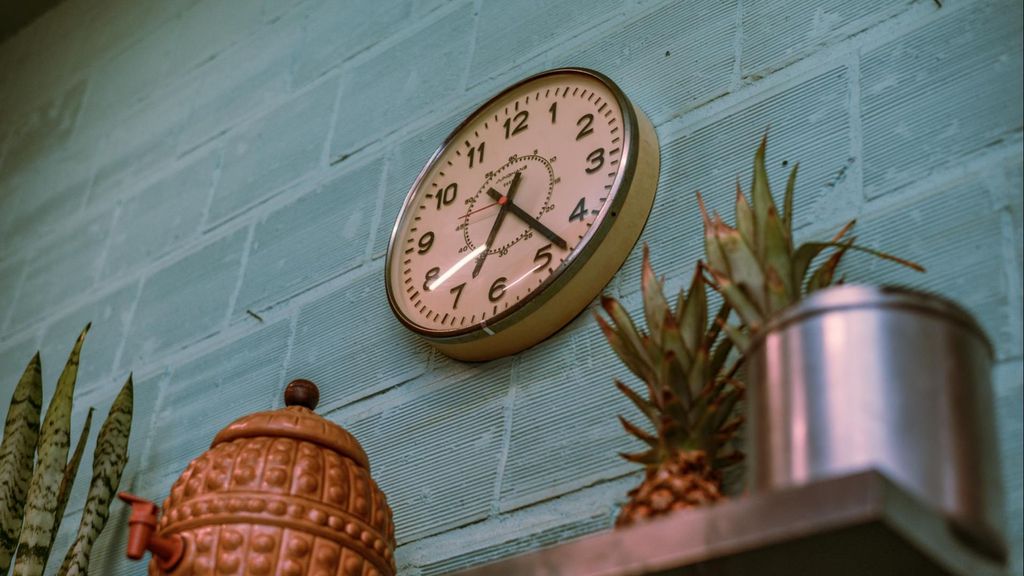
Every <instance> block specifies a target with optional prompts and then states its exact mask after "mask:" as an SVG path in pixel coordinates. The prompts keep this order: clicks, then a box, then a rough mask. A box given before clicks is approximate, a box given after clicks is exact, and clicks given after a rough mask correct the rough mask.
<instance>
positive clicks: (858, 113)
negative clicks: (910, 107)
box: [846, 49, 867, 205]
mask: <svg viewBox="0 0 1024 576" xmlns="http://www.w3.org/2000/svg"><path fill="white" fill-rule="evenodd" d="M860 56H861V54H860V49H857V50H853V51H851V53H850V58H849V63H848V64H847V66H846V74H847V77H846V81H847V83H848V89H849V98H850V103H849V106H848V107H847V108H848V113H849V115H850V118H849V122H850V158H851V159H852V160H853V162H852V166H850V172H851V174H850V176H849V178H850V181H851V183H852V184H853V186H855V187H856V189H857V190H859V191H860V196H859V198H857V203H858V205H863V204H864V202H866V201H867V193H866V192H865V191H864V125H863V110H862V109H861V99H860V96H861V93H860V81H861V71H860Z"/></svg>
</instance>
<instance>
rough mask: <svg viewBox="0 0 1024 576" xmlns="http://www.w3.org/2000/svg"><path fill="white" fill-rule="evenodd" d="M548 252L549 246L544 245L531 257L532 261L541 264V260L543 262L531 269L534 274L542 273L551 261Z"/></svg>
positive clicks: (551, 257)
mask: <svg viewBox="0 0 1024 576" xmlns="http://www.w3.org/2000/svg"><path fill="white" fill-rule="evenodd" d="M550 250H551V244H545V245H543V246H541V247H540V248H538V249H537V253H536V254H535V255H534V256H533V261H534V262H541V260H543V262H541V263H540V264H537V265H536V266H534V267H533V271H534V272H542V271H543V270H544V269H545V268H547V267H548V266H549V265H550V264H551V260H552V259H553V258H554V256H552V255H551V252H550Z"/></svg>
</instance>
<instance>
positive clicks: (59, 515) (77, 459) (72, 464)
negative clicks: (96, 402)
mask: <svg viewBox="0 0 1024 576" xmlns="http://www.w3.org/2000/svg"><path fill="white" fill-rule="evenodd" d="M92 413H93V409H92V408H89V415H88V416H86V417H85V425H84V426H82V433H81V434H79V435H78V444H75V451H74V452H72V453H71V460H70V461H68V465H67V467H66V468H64V478H63V479H62V480H61V481H60V490H59V491H58V492H57V511H56V512H54V514H53V523H54V524H56V525H57V526H58V527H59V526H60V521H61V520H63V519H64V510H65V509H66V508H67V506H68V499H69V498H71V488H72V487H73V486H74V485H75V478H76V477H77V476H78V465H79V464H80V463H81V462H82V454H83V453H84V452H85V445H86V443H87V442H88V441H89V431H90V430H92ZM56 538H57V531H56V530H54V531H53V535H51V536H50V547H51V548H53V541H54V540H55V539H56Z"/></svg>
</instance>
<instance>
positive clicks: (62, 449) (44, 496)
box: [14, 325, 89, 576]
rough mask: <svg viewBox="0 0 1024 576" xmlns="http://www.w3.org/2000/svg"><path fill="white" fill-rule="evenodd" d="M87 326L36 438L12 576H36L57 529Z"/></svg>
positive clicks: (72, 351) (40, 570)
mask: <svg viewBox="0 0 1024 576" xmlns="http://www.w3.org/2000/svg"><path fill="white" fill-rule="evenodd" d="M88 332H89V325H86V327H85V328H84V329H83V330H82V333H81V334H80V335H79V336H78V341H77V342H75V347H74V348H73V349H72V350H71V356H70V357H68V362H67V364H65V365H64V371H63V372H62V373H61V375H60V378H59V379H58V380H57V389H56V390H55V391H54V393H53V398H51V399H50V406H49V407H48V408H47V409H46V417H45V418H44V419H43V426H42V429H41V431H40V435H39V452H38V457H37V459H36V469H35V472H34V473H33V474H32V483H31V484H30V485H29V487H28V496H27V498H26V501H25V519H24V524H23V525H22V529H21V537H20V538H19V540H18V557H17V559H16V560H15V562H14V576H39V575H41V574H42V573H43V569H44V568H45V567H46V560H47V558H48V557H49V555H50V543H51V542H52V541H53V533H54V532H56V531H57V529H58V528H59V526H58V525H57V523H56V522H55V521H54V520H55V513H56V511H57V504H58V502H57V500H58V498H57V495H58V491H59V490H60V484H61V482H62V481H63V479H64V469H65V468H66V466H67V461H68V450H69V449H70V448H71V409H72V404H73V402H74V397H75V380H76V379H77V377H78V360H79V356H80V355H81V351H82V343H83V342H84V341H85V335H86V334H87V333H88Z"/></svg>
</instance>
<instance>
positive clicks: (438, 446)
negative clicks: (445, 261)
mask: <svg viewBox="0 0 1024 576" xmlns="http://www.w3.org/2000/svg"><path fill="white" fill-rule="evenodd" d="M942 4H943V5H942V6H941V7H940V6H938V5H937V3H936V2H931V1H930V0H913V1H912V0H898V1H896V2H882V1H880V0H868V1H866V2H861V3H851V2H841V1H839V0H793V1H791V2H772V1H768V0H727V1H723V2H715V1H713V0H694V1H691V2H678V1H671V0H592V1H590V2H583V1H581V0H571V1H566V2H540V1H538V0H518V1H516V2H503V1H500V0H414V1H410V2H373V1H370V0H352V1H349V2H332V1H330V0H259V1H257V2H250V1H247V0H167V1H160V2H136V1H133V0H105V1H104V2H98V3H97V2H90V1H89V0H65V1H64V2H61V3H60V5H59V6H57V7H55V8H53V9H51V10H50V11H48V12H47V13H46V14H44V15H43V16H42V17H40V19H39V20H37V21H36V22H35V23H33V24H32V25H30V26H29V27H27V28H26V29H24V30H22V31H21V32H19V33H18V34H16V35H15V36H14V37H12V38H10V39H8V40H7V41H5V42H3V43H0V414H3V413H4V412H5V411H6V409H7V401H6V399H7V398H8V397H9V395H10V391H11V390H12V389H13V387H14V385H15V383H16V380H17V377H18V376H19V375H20V373H21V371H22V370H23V369H24V366H25V363H26V362H27V361H28V359H29V358H30V357H31V355H32V353H33V352H34V351H35V350H36V349H37V348H38V347H42V348H43V354H44V358H43V366H44V371H45V377H46V380H45V386H46V390H47V392H49V391H50V390H52V388H53V386H54V385H55V379H56V373H57V372H59V370H60V368H61V365H62V363H63V361H64V356H65V355H66V353H67V350H68V348H69V347H70V345H71V341H72V340H73V338H74V336H75V334H76V333H77V332H78V330H79V329H80V328H81V325H82V324H84V323H85V322H86V321H88V320H93V321H94V326H93V331H92V334H91V335H90V337H89V340H88V342H87V344H86V348H85V352H84V354H85V356H84V358H83V363H82V368H81V370H82V371H81V375H80V384H79V388H78V395H77V398H76V406H77V408H76V410H75V413H74V423H75V426H80V425H81V423H82V420H83V419H84V417H85V414H86V411H87V409H88V407H89V406H90V405H94V406H96V407H97V409H98V412H97V415H96V418H97V429H98V425H99V424H98V423H99V421H101V420H102V417H103V416H104V415H105V413H106V412H105V411H106V409H107V408H108V407H109V402H110V401H111V400H112V398H113V395H114V394H116V392H117V390H118V388H119V386H120V385H121V383H122V382H123V380H124V378H125V377H126V375H127V373H128V371H129V370H131V371H134V373H135V374H136V375H137V376H139V380H138V382H137V383H136V420H135V425H134V426H133V432H132V439H131V444H130V450H131V458H130V460H129V467H128V470H127V472H126V474H125V478H124V479H123V481H122V484H121V487H122V488H126V489H131V490H134V491H136V492H138V493H140V494H141V495H143V496H145V497H149V498H153V499H156V500H161V499H162V498H163V497H165V496H166V494H167V492H168V490H169V488H170V485H171V483H172V482H173V481H174V480H175V479H176V478H177V477H178V475H179V474H180V472H181V470H182V469H183V468H184V467H185V466H186V465H187V463H188V461H189V460H190V459H191V458H192V457H194V456H195V455H197V454H198V453H200V452H201V451H202V450H204V449H205V448H206V446H208V444H209V442H210V440H211V438H212V437H213V435H214V433H215V432H216V431H217V430H219V429H220V428H221V427H223V426H224V425H225V424H227V423H228V422H230V421H232V420H234V419H235V418H237V417H238V416H241V415H243V414H245V413H248V412H251V411H253V410H258V409H264V408H269V407H275V406H280V405H281V398H280V395H281V390H282V387H283V386H284V384H285V382H286V381H287V380H288V379H290V378H295V377H305V378H310V379H312V380H314V381H316V382H317V383H318V384H319V385H320V388H321V392H322V400H321V405H320V408H319V412H320V413H321V414H326V415H327V416H328V417H329V418H330V419H332V420H334V421H336V422H339V423H341V424H342V425H344V426H347V427H349V428H350V429H351V430H352V431H353V432H355V433H356V434H357V436H358V437H359V438H360V440H361V441H362V442H363V444H364V446H365V447H366V448H367V450H368V452H369V453H370V457H371V460H372V462H373V470H374V477H375V478H376V479H377V480H378V481H379V482H380V484H381V485H382V486H384V488H385V490H386V491H387V493H388V495H389V497H390V500H391V503H392V505H393V506H394V510H395V517H396V519H397V520H398V534H399V539H400V542H401V546H400V547H399V549H398V551H397V554H396V558H397V560H398V564H399V570H400V574H401V575H402V576H416V575H419V576H423V575H432V574H446V573H450V572H452V571H455V570H459V569H462V568H465V567H470V566H475V565H478V564H480V563H483V562H488V561H492V560H495V559H499V558H503V557H506V556H509V555H511V554H516V553H521V552H525V551H529V550H534V549H537V548H540V547H544V546H548V545H552V544H556V543H558V542H562V541H565V540H568V539H572V538H576V537H578V536H581V535H584V534H587V533H589V532H592V531H595V530H601V529H604V528H606V527H607V526H608V525H609V524H610V523H611V520H612V518H613V517H614V515H615V513H616V507H617V505H618V503H620V502H622V500H623V499H624V497H625V493H626V491H627V490H628V489H629V488H630V487H631V486H633V485H634V484H635V483H636V481H637V479H638V471H637V469H636V467H634V466H631V465H629V464H627V463H625V462H624V461H623V460H621V459H620V458H619V457H618V456H617V455H616V454H615V453H616V452H617V451H619V450H630V449H633V448H636V447H637V445H636V443H635V441H633V440H630V439H629V438H628V437H627V436H626V435H625V434H624V433H623V432H622V430H621V428H620V426H619V423H618V422H617V420H616V418H615V417H616V416H617V415H619V414H622V415H626V416H630V415H632V416H633V417H634V418H637V415H636V414H635V411H634V410H633V408H632V406H630V405H629V403H628V402H627V401H626V400H625V399H624V398H622V397H621V395H620V394H619V393H618V392H617V391H616V390H615V388H614V386H613V384H612V380H613V378H615V377H626V375H627V373H626V370H625V368H624V367H622V366H621V365H620V364H619V363H618V361H617V360H616V359H615V357H614V356H613V355H612V353H611V352H610V351H609V349H608V347H607V345H606V344H605V343H604V341H603V339H602V337H601V334H600V333H599V331H598V329H597V327H596V324H595V322H594V320H593V319H592V318H591V317H590V315H589V313H585V314H583V315H581V317H579V318H577V319H576V320H574V321H573V322H572V323H570V325H569V326H567V327H566V328H565V330H563V331H562V332H561V333H559V334H557V335H556V336H555V337H554V338H552V339H550V340H548V341H546V342H543V343H541V344H539V345H537V346H536V347H534V348H533V349H531V350H528V351H526V352H524V353H522V354H519V355H517V356H516V357H513V358H509V359H505V360H499V361H495V362H488V363H480V364H467V363H461V362H458V361H455V360H451V359H449V358H446V357H444V356H443V355H441V354H440V353H438V352H436V351H434V350H432V349H431V348H430V346H429V345H428V344H426V343H425V342H424V341H423V340H422V339H420V338H418V337H416V336H414V335H413V334H412V333H410V332H409V331H408V330H406V329H404V328H403V327H402V326H401V324H400V323H399V322H398V321H397V320H396V319H395V318H394V316H393V314H392V313H391V311H390V309H389V308H388V305H387V302H386V297H385V291H384V280H383V278H384V268H385V262H384V258H382V257H383V255H384V253H385V248H386V245H387V241H388V237H389V235H390V232H391V228H392V226H393V224H394V220H395V218H396V216H397V214H398V211H399V208H400V206H401V203H402V201H403V200H404V198H405V195H406V193H407V192H408V190H409V187H410V185H411V184H412V182H413V180H414V179H415V177H416V175H417V174H418V173H419V171H420V170H421V169H422V167H423V166H424V164H425V163H426V161H427V160H428V158H429V157H430V155H431V153H432V152H433V151H434V149H436V148H437V146H438V145H440V144H441V143H442V141H443V139H444V138H445V136H447V135H448V133H449V132H450V131H451V129H452V128H453V127H455V126H456V125H457V124H458V123H459V122H460V121H461V120H462V119H463V118H464V117H465V115H466V114H467V113H468V112H469V111H471V110H472V109H473V108H475V107H476V106H478V105H479V104H480V103H481V102H483V101H485V100H486V99H487V98H488V97H489V96H491V95H492V94H494V93H496V92H497V91H499V90H501V89H502V88H504V87H505V86H506V85H508V84H509V83H511V82H514V81H516V80H518V79H520V78H523V77H525V76H528V75H530V74H533V73H535V72H538V71H540V70H543V69H546V68H549V67H555V66H584V67H592V68H595V69H597V70H598V71H601V72H603V73H605V74H607V75H608V76H609V77H611V78H612V79H613V80H615V81H616V82H617V83H618V84H619V85H620V86H621V87H622V88H623V89H624V91H625V92H626V94H627V95H628V96H629V97H630V98H631V99H632V100H633V101H634V102H635V103H636V104H637V105H638V106H639V107H640V108H641V109H643V110H644V111H645V112H646V113H647V115H648V116H649V117H650V118H651V119H652V120H653V122H654V124H655V128H656V131H657V133H658V136H659V138H660V141H661V145H662V148H661V158H662V174H661V179H660V182H659V188H658V195H657V197H656V199H655V205H654V209H653V211H652V213H651V216H650V219H649V221H648V223H647V227H646V229H645V231H644V233H643V236H642V240H643V241H646V242H648V243H649V244H650V245H651V249H652V257H653V260H654V264H655V267H656V269H657V271H658V272H659V273H660V274H665V275H666V276H667V278H668V286H667V288H668V290H670V291H672V290H675V289H676V288H678V287H679V286H680V284H682V283H683V282H685V281H686V280H687V279H688V277H689V275H690V273H691V272H692V270H693V266H694V263H695V261H696V260H697V259H698V258H699V257H700V256H701V254H702V241H701V233H702V230H701V221H700V217H699V214H698V211H697V206H696V202H695V196H694V192H695V191H697V190H700V191H701V192H703V194H704V196H705V199H706V200H707V203H708V207H709V208H710V209H712V210H717V211H719V212H720V213H721V214H722V215H723V216H724V217H725V218H727V219H731V218H732V213H733V194H734V190H735V181H736V178H737V177H739V179H740V181H741V182H742V184H743V186H744V187H748V186H749V181H750V170H751V164H752V160H753V154H754V149H755V146H756V144H757V142H758V140H759V139H760V137H761V136H762V134H764V132H765V130H766V129H769V128H770V138H769V148H768V157H767V167H768V172H769V175H770V178H771V181H772V182H773V183H774V184H775V192H776V193H777V194H779V195H781V191H782V187H783V185H784V183H785V179H786V176H787V175H788V172H789V170H790V168H792V166H793V165H794V164H795V163H797V162H799V163H800V165H801V171H800V177H799V179H798V183H797V191H796V204H795V208H796V214H797V219H796V224H797V237H798V239H819V238H827V237H829V236H831V233H832V232H833V231H834V230H835V229H836V228H837V227H838V226H840V225H841V224H842V223H843V222H845V221H846V220H849V219H851V218H857V219H858V226H857V234H858V241H859V242H860V243H862V244H866V245H868V246H872V247H877V248H882V249H885V250H887V251H891V252H894V253H896V254H899V255H901V256H905V257H908V258H912V259H915V260H918V261H920V262H921V263H923V264H924V265H926V266H927V267H928V270H929V271H928V273H927V274H925V275H918V274H914V273H912V272H909V271H907V270H905V269H901V268H899V267H897V266H894V265H893V264H891V263H885V262H880V261H877V260H874V259H872V258H870V257H867V256H865V255H863V254H851V255H850V256H849V258H848V261H847V264H846V265H845V266H846V267H845V270H844V272H845V274H846V275H847V279H848V280H850V281H861V282H871V283H907V284H911V285H913V286H917V287H921V288H925V289H928V290H933V291H936V292H939V293H942V294H945V295H947V296H950V297H952V298H954V299H956V300H957V301H959V302H961V303H962V304H964V305H965V306H966V307H967V308H968V309H969V310H970V311H971V312H972V313H973V314H975V315H976V316H977V317H978V318H979V320H980V321H981V323H982V324H983V325H984V327H985V329H986V331H987V332H988V333H989V335H990V336H991V338H992V339H993V342H994V344H995V346H996V349H997V353H998V357H999V364H998V367H997V368H996V370H995V372H994V374H993V383H994V386H995V388H996V396H997V402H998V406H997V411H998V421H997V424H998V427H999V435H1000V443H999V449H1000V453H1001V454H1002V457H1003V458H1002V467H1003V468H1002V469H1003V475H1004V480H1005V482H1004V483H1005V486H1006V489H1007V509H1006V512H1007V518H1008V523H1009V531H1008V535H1009V541H1010V542H1011V543H1013V544H1014V548H1013V551H1012V555H1011V566H1012V570H1011V573H1013V574H1014V575H1015V576H1022V575H1024V572H1022V570H1024V560H1022V558H1024V551H1022V549H1021V546H1020V542H1021V541H1022V540H1021V539H1022V536H1021V533H1022V528H1021V517H1022V515H1024V512H1022V510H1021V501H1022V496H1021V493H1022V490H1024V488H1022V480H1021V473H1020V469H1021V462H1020V458H1021V446H1020V443H1021V426H1022V421H1024V420H1022V419H1024V416H1022V414H1021V408H1020V407H1021V404H1022V400H1021V389H1022V376H1021V357H1022V356H1024V321H1022V310H1021V292H1022V288H1021V278H1022V268H1024V259H1022V253H1024V248H1022V246H1024V240H1022V238H1024V221H1022V213H1024V209H1022V207H1021V206H1022V200H1021V198H1022V194H1021V188H1022V186H1024V181H1022V180H1024V178H1022V165H1024V164H1022V162H1021V158H1022V141H1024V129H1022V126H1024V113H1022V111H1021V100H1022V98H1024V88H1022V85H1024V84H1022V76H1024V73H1022V71H1021V70H1022V68H1021V61H1022V59H1024V48H1022V45H1024V42H1022V40H1021V38H1022V30H1024V13H1022V8H1021V5H1020V2H1016V1H1014V0H958V1H956V2H952V1H950V2H943V3H942ZM639 268H640V250H639V249H636V250H634V251H633V253H631V255H630V257H629V259H628V260H627V262H626V264H625V265H624V268H623V269H622V270H621V271H620V273H619V274H617V275H616V277H615V278H614V279H613V281H612V283H611V284H610V285H609V286H608V288H607V291H609V292H611V293H613V294H616V295H618V296H620V297H622V298H623V301H624V304H625V305H626V306H627V308H628V309H629V310H632V311H634V312H636V311H639V309H640V297H639V294H638V290H639V285H640V284H639ZM246 310H252V311H253V312H255V315H250V314H246ZM637 419H638V418H637ZM90 446H91V444H90ZM87 460H88V459H87ZM87 468H88V462H84V463H83V472H82V473H81V476H82V477H81V478H80V484H79V485H78V486H76V488H75V490H74V494H73V499H72V504H71V505H70V507H69V510H70V513H69V515H68V517H67V519H66V521H65V525H64V526H63V527H62V529H61V531H60V536H59V538H58V541H57V546H58V548H63V547H66V545H67V543H68V542H69V540H70V538H71V534H72V533H73V531H74V529H75V523H76V522H77V519H78V517H79V514H78V511H77V510H78V509H80V508H81V505H82V498H83V496H84V491H85V484H86V482H85V480H86V477H87V476H88V471H87V470H86V469H87ZM126 510H127V509H126V508H125V507H123V506H119V505H115V506H114V507H113V509H112V517H111V522H110V524H109V525H108V527H107V529H106V530H105V531H104V533H103V535H102V537H101V539H100V541H99V543H98V545H97V548H96V549H95V552H94V555H93V562H92V566H91V573H93V574H103V575H107V574H110V575H118V576H120V575H125V576H127V575H129V574H138V573H139V571H140V570H143V567H142V565H140V564H135V563H131V562H129V561H127V560H126V559H124V556H123V535H124V532H125V530H126V523H127V516H126ZM56 568H57V562H52V563H51V566H50V568H49V570H48V574H52V573H54V572H55V571H56Z"/></svg>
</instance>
